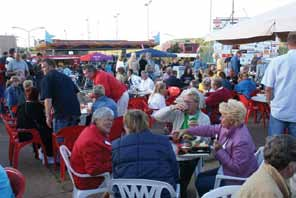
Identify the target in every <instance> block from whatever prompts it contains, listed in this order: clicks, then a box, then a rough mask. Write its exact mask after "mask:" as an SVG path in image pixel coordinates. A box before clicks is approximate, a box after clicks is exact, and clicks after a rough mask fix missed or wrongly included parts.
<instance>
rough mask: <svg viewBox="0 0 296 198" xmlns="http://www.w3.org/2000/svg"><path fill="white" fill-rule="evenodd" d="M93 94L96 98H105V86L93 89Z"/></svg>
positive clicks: (97, 86)
mask: <svg viewBox="0 0 296 198" xmlns="http://www.w3.org/2000/svg"><path fill="white" fill-rule="evenodd" d="M93 94H94V95H95V96H96V97H101V96H105V88H104V87H103V85H96V86H94V88H93Z"/></svg>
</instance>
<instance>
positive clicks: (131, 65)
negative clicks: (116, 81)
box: [127, 53, 140, 75]
mask: <svg viewBox="0 0 296 198" xmlns="http://www.w3.org/2000/svg"><path fill="white" fill-rule="evenodd" d="M127 65H128V69H131V70H133V73H134V74H136V75H139V73H138V72H139V69H140V67H139V62H138V61H137V55H136V53H132V54H131V57H130V58H129V59H128V61H127Z"/></svg>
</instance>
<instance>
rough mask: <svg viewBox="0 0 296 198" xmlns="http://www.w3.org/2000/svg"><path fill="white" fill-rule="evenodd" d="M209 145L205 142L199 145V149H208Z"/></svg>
mask: <svg viewBox="0 0 296 198" xmlns="http://www.w3.org/2000/svg"><path fill="white" fill-rule="evenodd" d="M208 146H209V145H208V144H207V143H205V142H201V143H200V144H199V147H208Z"/></svg>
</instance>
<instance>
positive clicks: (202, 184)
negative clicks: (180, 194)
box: [195, 168, 218, 197]
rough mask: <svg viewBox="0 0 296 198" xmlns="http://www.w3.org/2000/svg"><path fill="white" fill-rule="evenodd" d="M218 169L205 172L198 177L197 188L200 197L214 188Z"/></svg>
mask: <svg viewBox="0 0 296 198" xmlns="http://www.w3.org/2000/svg"><path fill="white" fill-rule="evenodd" d="M217 173H218V168H216V169H212V170H208V171H205V172H203V173H200V174H199V175H198V176H197V179H196V182H195V187H196V189H197V191H198V194H199V197H202V196H203V195H204V194H206V193H207V192H209V191H210V190H212V189H213V188H214V184H215V180H216V175H217Z"/></svg>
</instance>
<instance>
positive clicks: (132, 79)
mask: <svg viewBox="0 0 296 198" xmlns="http://www.w3.org/2000/svg"><path fill="white" fill-rule="evenodd" d="M127 77H128V80H127V81H128V85H129V88H130V89H133V88H134V87H138V86H139V84H141V81H142V79H141V77H140V76H137V75H136V74H134V71H133V70H132V69H129V70H128V71H127Z"/></svg>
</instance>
